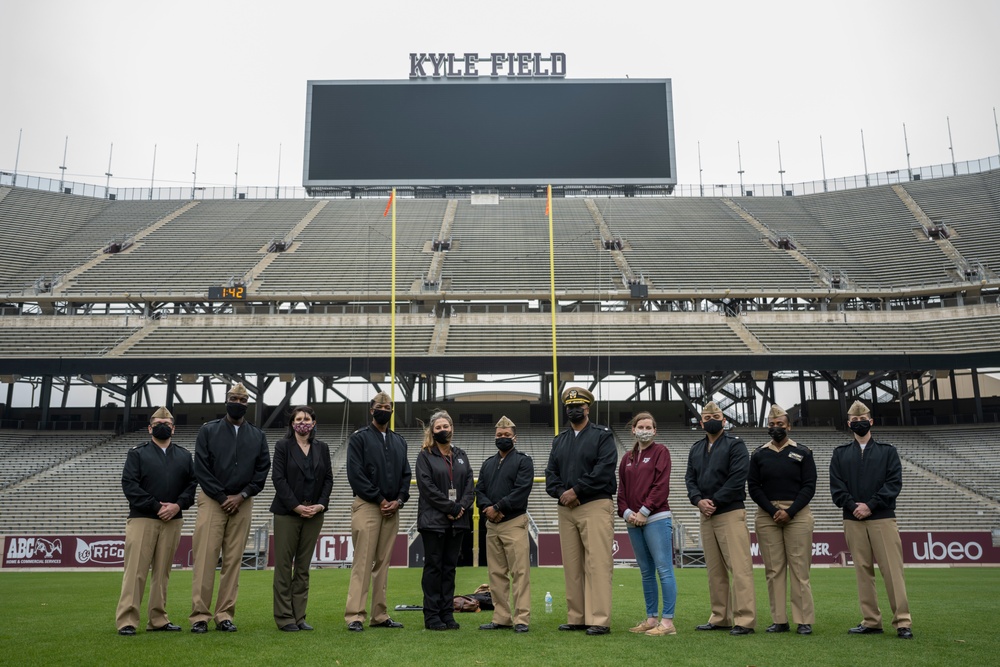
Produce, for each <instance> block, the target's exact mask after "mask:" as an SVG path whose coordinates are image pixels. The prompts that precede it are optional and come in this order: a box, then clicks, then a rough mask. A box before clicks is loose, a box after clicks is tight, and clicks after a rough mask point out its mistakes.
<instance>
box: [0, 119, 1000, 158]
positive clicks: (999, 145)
mask: <svg viewBox="0 0 1000 667" xmlns="http://www.w3.org/2000/svg"><path fill="white" fill-rule="evenodd" d="M993 130H994V131H995V132H996V133H997V152H998V154H1000V125H997V108H996V107H993ZM17 147H18V149H20V148H21V135H20V134H18V135H17ZM14 172H15V174H16V172H17V164H16V163H15V165H14Z"/></svg>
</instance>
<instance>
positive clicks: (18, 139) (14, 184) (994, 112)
mask: <svg viewBox="0 0 1000 667" xmlns="http://www.w3.org/2000/svg"><path fill="white" fill-rule="evenodd" d="M996 115H997V113H996V109H994V110H993V117H994V118H996ZM22 132H24V128H23V127H22V128H21V129H19V130H18V131H17V153H15V154H14V180H13V182H12V183H11V185H13V186H15V187H17V163H18V162H20V161H21V133H22Z"/></svg>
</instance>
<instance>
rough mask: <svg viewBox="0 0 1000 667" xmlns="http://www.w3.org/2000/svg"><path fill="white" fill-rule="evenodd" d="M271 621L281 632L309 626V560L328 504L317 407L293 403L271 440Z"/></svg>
mask: <svg viewBox="0 0 1000 667" xmlns="http://www.w3.org/2000/svg"><path fill="white" fill-rule="evenodd" d="M271 482H272V483H273V484H274V501H273V502H272V503H271V512H273V513H274V622H275V623H276V624H277V625H278V628H279V629H281V630H282V631H284V632H298V631H299V630H312V629H313V628H312V626H311V625H309V624H308V623H306V606H307V605H308V603H309V564H310V563H311V562H312V557H313V552H314V551H315V550H316V539H317V538H318V537H319V533H320V531H321V530H322V529H323V514H324V513H325V512H326V510H327V508H328V507H329V506H330V491H331V490H332V489H333V468H332V467H331V466H330V448H329V446H327V444H326V443H325V442H323V441H322V440H317V439H316V411H315V410H313V409H312V408H311V407H309V406H308V405H300V406H298V407H297V408H294V409H292V411H291V415H290V417H289V419H288V430H287V431H286V432H285V437H284V438H282V439H281V440H279V441H278V442H277V443H275V445H274V467H273V469H272V471H271Z"/></svg>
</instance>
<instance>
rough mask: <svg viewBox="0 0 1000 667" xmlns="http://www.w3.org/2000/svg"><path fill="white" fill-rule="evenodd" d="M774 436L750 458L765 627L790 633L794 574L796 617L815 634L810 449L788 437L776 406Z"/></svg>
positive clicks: (802, 629) (801, 628)
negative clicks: (764, 588)
mask: <svg viewBox="0 0 1000 667" xmlns="http://www.w3.org/2000/svg"><path fill="white" fill-rule="evenodd" d="M767 427H768V429H767V433H768V435H770V436H771V441H770V442H768V443H765V444H763V445H761V446H760V447H758V448H757V449H756V450H754V453H753V455H752V456H751V457H750V472H749V475H748V477H747V490H748V491H749V493H750V497H751V498H753V501H754V502H755V503H757V506H758V507H757V514H756V516H755V517H754V529H755V530H756V532H757V542H758V543H759V544H760V555H761V557H763V559H764V573H765V575H766V578H767V595H768V600H769V602H770V605H771V625H770V626H769V627H768V628H767V632H788V631H789V626H788V609H787V605H786V600H785V598H786V589H787V588H788V577H789V576H790V577H791V582H792V586H791V597H792V621H793V622H795V623H796V624H797V628H796V632H797V633H799V634H800V635H808V634H812V624H813V623H814V622H815V613H814V611H813V597H812V585H811V584H810V583H809V566H810V565H811V563H812V534H813V527H814V526H815V520H814V519H813V515H812V510H811V509H809V501H811V500H812V497H813V496H814V495H815V494H816V461H815V460H814V459H813V454H812V451H810V449H809V448H808V447H804V446H802V445H800V444H798V443H797V442H795V441H794V440H792V439H791V438H790V437H789V431H791V428H792V427H791V425H790V424H789V423H788V414H787V413H786V412H785V410H784V409H783V408H782V407H781V406H779V405H772V406H771V411H770V412H769V413H768V417H767Z"/></svg>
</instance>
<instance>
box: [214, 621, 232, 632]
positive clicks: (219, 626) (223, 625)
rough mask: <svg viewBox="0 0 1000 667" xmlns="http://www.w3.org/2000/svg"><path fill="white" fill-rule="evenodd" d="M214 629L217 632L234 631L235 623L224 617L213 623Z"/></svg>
mask: <svg viewBox="0 0 1000 667" xmlns="http://www.w3.org/2000/svg"><path fill="white" fill-rule="evenodd" d="M215 629H216V630H218V631H219V632H236V624H235V623H233V622H232V621H230V620H229V619H226V620H224V621H220V622H219V623H216V624H215Z"/></svg>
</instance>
